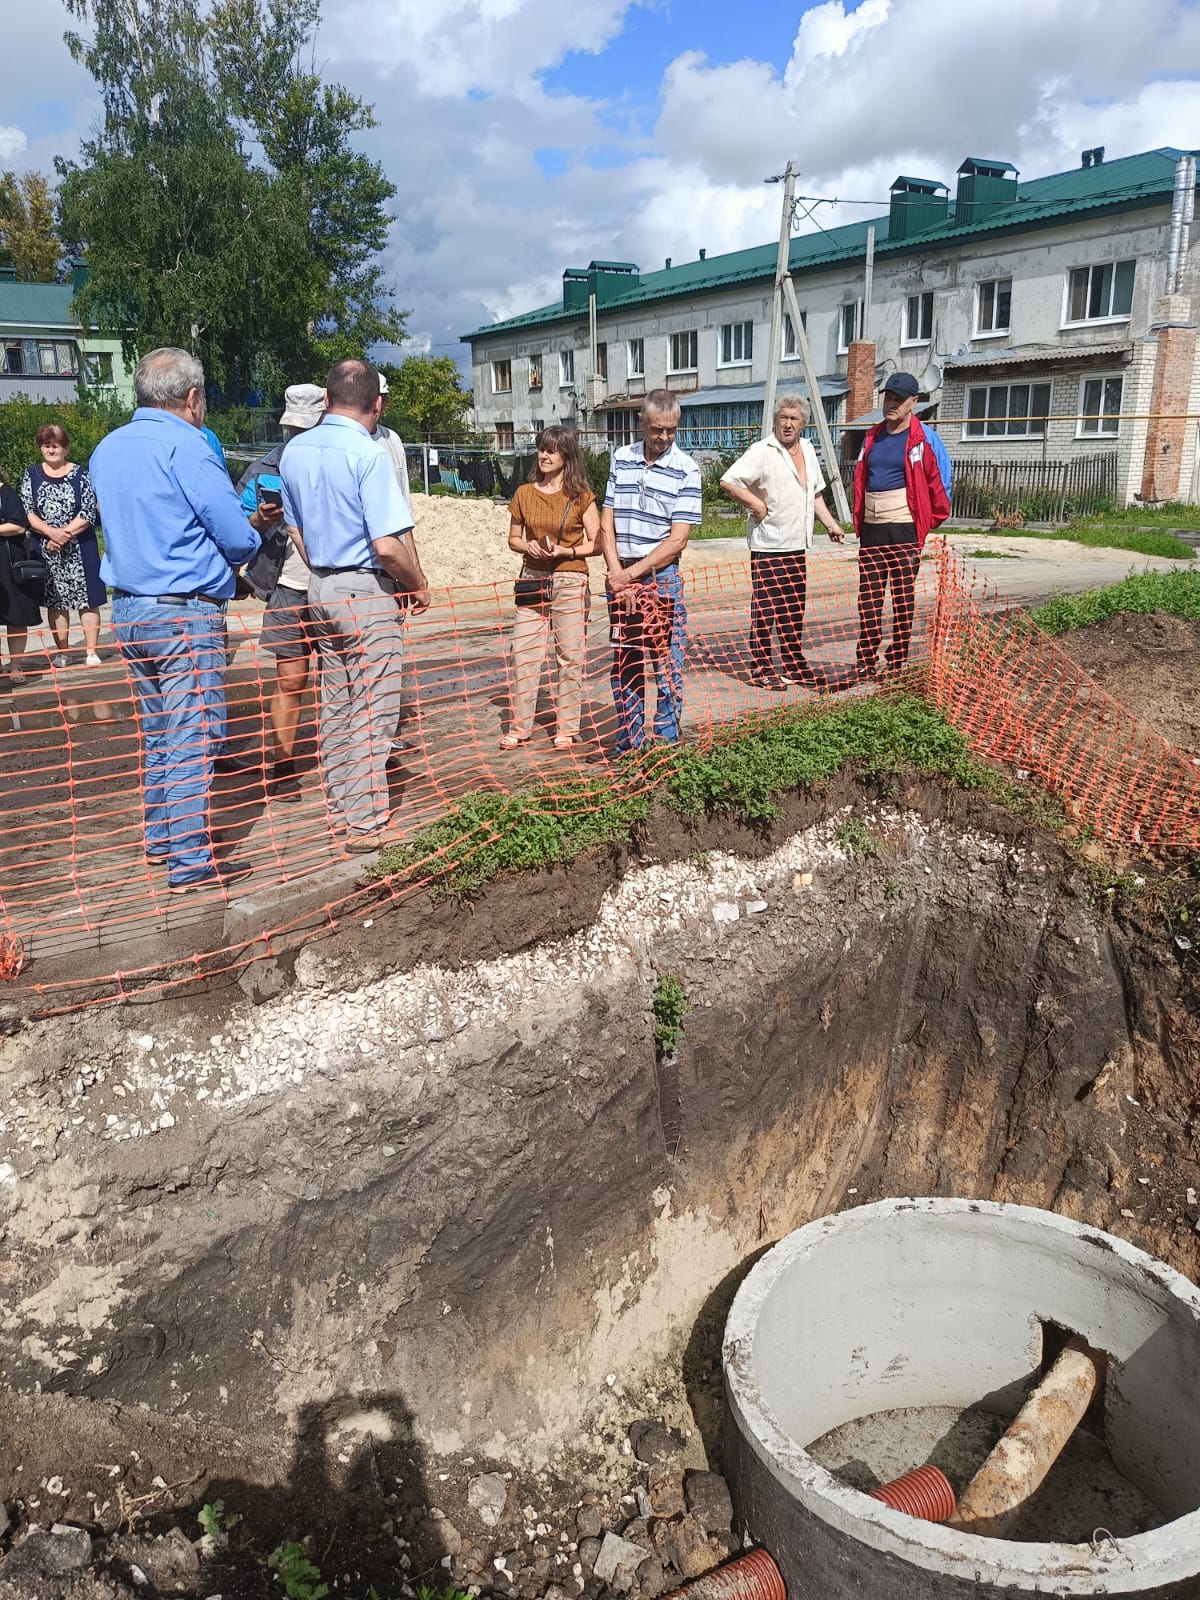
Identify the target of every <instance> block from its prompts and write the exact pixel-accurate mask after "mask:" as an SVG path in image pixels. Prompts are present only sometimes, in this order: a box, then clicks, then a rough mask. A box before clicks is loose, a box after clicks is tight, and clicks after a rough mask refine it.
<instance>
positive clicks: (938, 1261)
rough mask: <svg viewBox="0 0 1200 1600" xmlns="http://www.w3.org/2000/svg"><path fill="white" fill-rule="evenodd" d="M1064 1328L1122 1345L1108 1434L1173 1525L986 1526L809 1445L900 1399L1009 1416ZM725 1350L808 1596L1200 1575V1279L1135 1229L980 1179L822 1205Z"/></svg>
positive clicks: (746, 1438) (744, 1439)
mask: <svg viewBox="0 0 1200 1600" xmlns="http://www.w3.org/2000/svg"><path fill="white" fill-rule="evenodd" d="M1047 1327H1051V1328H1057V1329H1064V1330H1068V1331H1069V1332H1073V1333H1078V1334H1081V1335H1083V1336H1084V1337H1085V1338H1086V1339H1087V1340H1088V1342H1089V1343H1090V1344H1091V1345H1093V1346H1094V1347H1095V1348H1097V1349H1099V1350H1102V1351H1104V1352H1106V1353H1107V1355H1108V1357H1109V1364H1108V1373H1107V1379H1106V1385H1105V1389H1104V1393H1103V1431H1104V1444H1105V1446H1106V1447H1107V1451H1108V1453H1109V1455H1110V1456H1111V1460H1112V1463H1113V1465H1114V1466H1115V1468H1116V1469H1117V1470H1118V1471H1119V1473H1120V1475H1121V1476H1122V1477H1123V1478H1124V1479H1126V1480H1128V1482H1129V1483H1130V1484H1132V1485H1134V1486H1136V1489H1137V1490H1138V1491H1140V1493H1141V1494H1142V1495H1143V1496H1144V1497H1145V1498H1146V1499H1147V1500H1148V1501H1150V1502H1152V1503H1153V1505H1154V1506H1155V1507H1157V1508H1158V1509H1159V1511H1160V1512H1161V1515H1162V1517H1163V1519H1164V1520H1163V1522H1162V1525H1161V1526H1158V1527H1155V1528H1152V1529H1151V1530H1150V1531H1148V1532H1140V1533H1137V1534H1134V1535H1132V1536H1130V1537H1121V1538H1117V1539H1110V1538H1106V1537H1098V1538H1096V1539H1094V1540H1090V1541H1089V1542H1086V1543H1043V1542H1037V1543H1035V1542H1022V1541H1021V1540H1020V1539H1019V1538H1013V1539H991V1538H981V1537H979V1536H978V1535H977V1534H972V1533H967V1532H963V1531H960V1530H957V1529H955V1528H953V1527H945V1526H940V1525H938V1524H935V1523H931V1522H923V1521H920V1520H917V1519H916V1518H913V1517H909V1516H905V1515H904V1514H903V1513H901V1512H898V1511H893V1510H891V1509H890V1508H889V1507H887V1506H884V1505H882V1504H880V1503H879V1502H878V1501H876V1500H873V1499H871V1498H870V1497H869V1496H868V1495H867V1494H866V1493H864V1492H862V1491H860V1490H859V1489H857V1488H853V1487H850V1486H849V1485H848V1484H847V1483H845V1482H843V1481H841V1480H840V1479H839V1478H837V1477H835V1476H833V1474H832V1473H831V1472H829V1471H827V1470H826V1469H825V1467H823V1466H821V1465H820V1464H819V1463H818V1461H817V1460H816V1459H815V1458H814V1456H813V1455H812V1454H810V1452H809V1449H808V1446H810V1445H812V1444H813V1442H814V1441H816V1440H818V1439H820V1438H822V1437H823V1436H827V1435H829V1434H830V1432H831V1430H835V1429H837V1428H838V1427H839V1426H841V1425H843V1424H847V1423H850V1422H852V1421H853V1420H854V1419H857V1418H862V1417H866V1416H868V1415H874V1414H889V1413H897V1412H899V1411H900V1410H901V1409H902V1408H921V1407H944V1406H952V1407H961V1408H962V1409H963V1410H964V1412H965V1411H967V1410H972V1411H977V1410H978V1409H979V1408H981V1407H982V1409H984V1410H985V1411H990V1412H995V1413H998V1414H999V1415H1000V1416H1001V1417H1011V1416H1012V1415H1013V1414H1014V1413H1015V1412H1016V1410H1017V1409H1018V1406H1019V1405H1020V1404H1021V1401H1022V1398H1023V1395H1024V1393H1025V1392H1027V1390H1028V1386H1029V1384H1030V1381H1031V1374H1035V1373H1036V1371H1037V1368H1038V1363H1039V1360H1040V1359H1041V1356H1042V1349H1043V1338H1044V1334H1045V1330H1046V1328H1047ZM724 1368H725V1388H726V1397H727V1408H728V1409H727V1419H726V1434H725V1466H726V1471H727V1474H728V1476H729V1479H730V1484H731V1488H732V1490H733V1494H734V1503H735V1506H736V1507H737V1511H738V1516H739V1519H740V1521H741V1523H742V1526H743V1527H744V1529H745V1530H746V1531H747V1532H748V1533H749V1534H750V1536H751V1537H752V1538H753V1539H754V1540H755V1541H756V1542H758V1543H761V1544H764V1545H765V1546H766V1547H767V1549H769V1550H770V1552H771V1554H772V1555H773V1556H774V1557H775V1560H776V1561H777V1562H778V1564H779V1566H780V1568H781V1570H782V1572H783V1575H784V1578H785V1580H786V1582H787V1587H788V1593H789V1596H791V1597H792V1600H841V1597H842V1596H850V1595H855V1596H863V1595H870V1596H872V1600H886V1597H888V1596H892V1595H895V1596H903V1600H943V1597H948V1596H962V1597H964V1600H965V1597H967V1596H971V1597H974V1600H979V1597H980V1596H1015V1595H1026V1594H1054V1595H1100V1594H1107V1595H1146V1596H1161V1595H1173V1596H1183V1595H1193V1596H1194V1595H1200V1510H1198V1509H1197V1508H1198V1507H1200V1293H1198V1292H1197V1290H1196V1288H1195V1287H1194V1286H1193V1285H1192V1284H1191V1283H1189V1282H1188V1280H1187V1279H1186V1278H1184V1277H1182V1276H1181V1275H1180V1274H1179V1273H1177V1272H1175V1271H1173V1270H1172V1269H1171V1268H1169V1267H1166V1266H1164V1265H1163V1264H1162V1263H1161V1262H1159V1261H1156V1260H1154V1259H1153V1257H1151V1256H1148V1255H1146V1254H1145V1253H1144V1252H1143V1251H1141V1250H1138V1249H1136V1248H1135V1247H1134V1246H1132V1245H1129V1244H1126V1243H1125V1242H1124V1241H1122V1240H1120V1239H1117V1238H1114V1237H1112V1236H1111V1235H1109V1234H1105V1233H1101V1232H1100V1231H1098V1230H1097V1229H1094V1228H1090V1227H1086V1226H1083V1225H1082V1224H1080V1223H1076V1222H1073V1221H1071V1220H1069V1219H1068V1218H1065V1217H1060V1216H1056V1215H1054V1214H1052V1213H1049V1212H1044V1211H1038V1210H1035V1209H1033V1208H1031V1207H1027V1206H1017V1205H1007V1204H999V1203H995V1202H986V1201H972V1200H957V1199H916V1200H887V1201H882V1202H880V1203H878V1204H876V1205H869V1206H862V1207H859V1208H857V1209H855V1210H853V1211H846V1212H842V1213H840V1214H838V1215H836V1216H832V1217H826V1218H822V1219H821V1220H819V1221H817V1222H813V1223H810V1224H808V1225H807V1226H806V1227H804V1228H801V1229H799V1230H798V1231H797V1232H795V1233H793V1234H791V1235H789V1236H788V1237H787V1238H785V1239H784V1240H782V1241H781V1242H780V1243H779V1244H777V1245H776V1246H774V1248H773V1249H771V1250H769V1251H768V1252H767V1254H766V1255H765V1256H764V1257H763V1258H762V1260H760V1261H759V1262H758V1263H757V1264H756V1265H755V1267H754V1268H753V1270H752V1271H751V1272H750V1274H749V1275H748V1276H747V1278H746V1280H745V1282H744V1283H743V1284H742V1286H741V1288H740V1289H739V1291H738V1294H737V1296H736V1298H735V1300H734V1303H733V1307H732V1309H731V1311H730V1314H729V1319H728V1322H727V1324H726V1332H725V1345H724ZM916 1464H917V1463H915V1462H914V1463H913V1465H916Z"/></svg>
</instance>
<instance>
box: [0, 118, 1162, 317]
mask: <svg viewBox="0 0 1200 1600" xmlns="http://www.w3.org/2000/svg"><path fill="white" fill-rule="evenodd" d="M1182 154H1183V151H1182V150H1176V149H1173V148H1172V147H1170V146H1163V147H1162V148H1161V149H1158V150H1147V151H1144V152H1142V154H1140V155H1134V156H1121V157H1118V158H1117V159H1116V160H1113V161H1104V162H1101V164H1100V165H1099V166H1098V167H1074V168H1072V169H1071V171H1069V172H1056V173H1051V174H1050V176H1049V177H1046V178H1032V179H1030V180H1028V181H1026V182H1021V183H1018V185H1017V196H1016V199H1015V200H1014V201H1013V202H1012V204H1011V205H1007V206H1002V207H998V208H997V209H995V210H992V211H989V213H988V214H987V216H986V217H984V218H982V219H979V220H976V221H974V222H969V223H958V224H956V223H955V220H954V209H953V203H952V204H951V208H950V214H949V215H948V217H947V218H946V220H945V221H944V222H938V223H936V224H935V225H934V226H933V227H931V228H926V229H924V230H923V231H922V232H920V233H913V234H909V235H908V236H907V237H906V238H904V239H898V240H896V241H895V243H892V244H889V242H888V218H887V216H886V215H885V216H881V217H875V218H874V219H872V220H870V221H865V222H850V223H846V224H844V225H843V226H842V227H839V228H829V229H827V230H824V231H817V232H814V233H803V234H800V235H799V236H798V237H797V238H794V239H793V240H792V243H791V250H790V253H789V256H788V265H789V268H790V270H791V271H792V272H793V273H805V272H819V271H822V270H824V269H826V268H828V267H831V266H835V265H836V264H837V263H838V262H842V261H853V260H856V259H862V257H863V256H864V255H865V253H866V247H867V229H868V227H871V226H873V227H874V229H875V253H876V255H877V256H889V255H890V256H901V255H922V254H924V253H925V252H926V251H928V250H930V249H933V248H936V247H937V246H939V245H942V244H947V243H955V244H957V243H960V242H965V241H966V240H968V239H979V238H986V237H989V236H991V235H994V234H1004V233H1021V232H1024V231H1025V230H1027V229H1031V228H1048V227H1054V226H1056V225H1057V224H1059V223H1062V222H1067V221H1069V220H1070V219H1071V218H1073V217H1078V216H1086V215H1087V214H1088V213H1089V212H1091V213H1102V212H1106V211H1122V210H1127V209H1129V208H1131V207H1136V206H1147V205H1155V204H1162V203H1166V202H1167V201H1168V200H1169V199H1170V197H1171V193H1172V190H1173V188H1174V185H1175V163H1176V162H1177V161H1178V159H1179V157H1180V156H1181V155H1182ZM926 181H928V180H926ZM776 251H777V246H776V245H775V244H762V245H755V246H753V247H752V248H751V249H748V250H733V251H731V252H729V254H727V255H721V256H708V257H707V258H706V259H705V260H703V261H688V262H683V263H681V264H680V265H679V266H672V267H670V268H667V269H665V270H663V271H659V272H643V273H641V274H640V276H638V277H636V278H633V279H631V280H630V284H629V287H628V288H627V289H625V290H624V291H623V292H621V293H620V294H616V295H614V296H613V297H612V299H611V300H609V301H607V302H606V304H605V306H604V314H605V316H610V315H611V314H612V313H613V312H614V311H621V310H622V309H625V308H629V307H632V306H638V305H645V304H649V303H651V302H654V301H657V300H669V299H675V298H676V297H677V296H680V295H685V294H697V293H702V292H704V291H705V290H711V289H722V288H725V287H727V286H728V285H729V284H734V283H755V282H760V281H763V280H768V281H769V280H772V279H773V278H774V276H775V257H776ZM9 287H12V286H11V285H10V286H9ZM19 287H31V288H32V287H48V285H43V286H37V285H27V286H24V285H23V286H19ZM3 311H4V302H3V298H2V297H0V321H2V320H3ZM579 320H580V319H579V313H578V312H572V311H564V310H563V306H562V301H561V300H556V301H555V302H554V304H553V305H548V306H542V307H540V308H539V309H538V310H536V311H527V312H525V313H524V314H523V315H521V316H519V317H509V318H508V319H507V321H505V322H493V323H492V324H490V326H488V327H486V328H476V329H475V330H474V331H473V332H472V333H467V334H464V335H463V338H464V340H466V341H468V342H469V341H471V340H473V339H485V338H487V337H488V336H489V335H491V334H496V333H509V332H514V333H515V332H517V331H519V330H521V329H525V328H537V327H543V326H545V325H546V324H547V323H551V322H578V321H579Z"/></svg>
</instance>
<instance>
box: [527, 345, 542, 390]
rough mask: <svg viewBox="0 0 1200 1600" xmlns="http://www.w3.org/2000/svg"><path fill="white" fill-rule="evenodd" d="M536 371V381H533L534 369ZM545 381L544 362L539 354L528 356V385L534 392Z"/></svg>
mask: <svg viewBox="0 0 1200 1600" xmlns="http://www.w3.org/2000/svg"><path fill="white" fill-rule="evenodd" d="M535 370H536V372H537V381H536V382H535V381H534V371H535ZM545 381H546V364H545V362H544V360H543V359H542V357H541V355H540V354H535V355H532V356H530V358H529V387H530V389H531V390H533V391H534V393H535V394H536V393H537V392H538V391H539V390H540V389H541V388H542V386H543V384H544V383H545Z"/></svg>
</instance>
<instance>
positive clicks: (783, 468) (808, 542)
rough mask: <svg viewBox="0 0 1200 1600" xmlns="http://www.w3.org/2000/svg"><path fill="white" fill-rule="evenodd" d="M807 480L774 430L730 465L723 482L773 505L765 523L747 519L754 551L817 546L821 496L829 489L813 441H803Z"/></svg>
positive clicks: (749, 536)
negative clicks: (815, 528) (802, 478)
mask: <svg viewBox="0 0 1200 1600" xmlns="http://www.w3.org/2000/svg"><path fill="white" fill-rule="evenodd" d="M800 453H801V455H802V456H803V457H804V471H805V476H806V478H807V479H808V482H807V483H801V482H800V474H799V473H798V472H797V471H796V465H795V462H794V461H793V460H792V458H791V456H790V454H789V453H788V451H787V450H786V449H785V448H784V446H783V445H781V444H780V442H779V440H778V439H777V438H776V437H775V435H774V434H772V435H771V436H770V438H769V439H760V440H759V441H758V442H757V443H756V444H752V445H751V446H750V448H749V450H747V451H746V452H745V453H744V454H743V455H740V456H739V457H738V459H737V460H736V461H735V462H734V463H733V465H732V466H731V467H730V469H729V471H728V472H726V473H725V474H724V476H723V478H722V482H727V483H736V484H737V485H738V487H739V488H741V489H750V490H752V491H753V492H754V493H755V494H756V495H758V496H759V497H760V498H761V499H762V500H764V501H765V502H766V505H767V515H766V516H765V517H764V518H763V520H762V521H761V522H757V521H756V520H755V519H754V518H753V517H752V516H749V515H748V516H747V518H746V538H747V540H748V541H749V544H750V548H751V550H757V551H762V552H767V551H775V552H781V551H785V550H811V549H812V542H813V519H814V517H815V516H816V498H817V496H818V495H819V494H820V493H821V491H822V489H824V487H825V478H824V475H823V474H822V472H821V466H820V463H819V462H818V460H817V452H816V451H815V450H814V449H813V447H812V445H811V444H809V442H808V440H807V439H801V440H800Z"/></svg>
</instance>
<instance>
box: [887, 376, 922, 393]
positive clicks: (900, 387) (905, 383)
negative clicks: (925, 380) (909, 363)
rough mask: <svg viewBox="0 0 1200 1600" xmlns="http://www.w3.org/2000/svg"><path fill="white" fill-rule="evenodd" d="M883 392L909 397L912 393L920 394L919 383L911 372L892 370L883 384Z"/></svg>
mask: <svg viewBox="0 0 1200 1600" xmlns="http://www.w3.org/2000/svg"><path fill="white" fill-rule="evenodd" d="M883 392H884V394H898V395H899V396H900V397H901V399H903V400H908V399H911V398H912V396H913V395H916V394H920V392H921V385H920V384H919V383H918V382H917V380H916V379H915V378H914V377H913V375H912V373H911V372H893V373H892V375H891V377H890V378H889V379H888V380H887V382H886V383H885V384H884V386H883Z"/></svg>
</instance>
